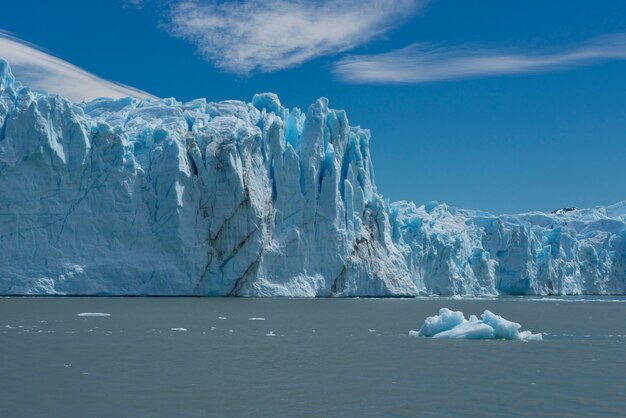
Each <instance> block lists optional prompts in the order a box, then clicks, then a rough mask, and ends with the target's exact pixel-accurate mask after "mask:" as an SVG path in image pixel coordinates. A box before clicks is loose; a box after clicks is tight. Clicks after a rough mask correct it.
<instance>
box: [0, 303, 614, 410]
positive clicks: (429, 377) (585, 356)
mask: <svg viewBox="0 0 626 418" xmlns="http://www.w3.org/2000/svg"><path fill="white" fill-rule="evenodd" d="M625 302H626V299H623V298H608V299H607V298H604V299H602V298H587V299H575V298H568V299H565V300H564V301H558V300H556V301H555V300H552V301H545V300H541V299H528V298H526V299H524V298H519V299H506V300H501V299H498V300H451V299H442V298H440V299H406V300H405V299H202V298H1V299H0V408H1V409H0V411H1V412H0V414H1V415H2V416H6V417H21V416H46V417H111V416H128V417H144V416H145V417H152V416H164V417H174V416H177V417H178V416H188V417H196V416H197V417H201V416H202V417H204V416H207V417H220V416H235V417H242V416H243V417H245V416H254V417H256V416H271V417H282V416H294V417H319V416H359V417H364V416H365V417H366V416H372V417H379V416H419V417H439V416H441V417H448V416H463V417H485V416H489V417H496V416H528V417H540V416H563V417H571V416H581V417H582V416H584V417H589V416H626V396H625V395H626V363H625V361H626V355H625V354H626V303H625ZM441 307H449V308H451V309H455V310H461V311H463V312H465V314H466V316H467V315H469V314H480V313H482V311H483V310H484V309H490V310H492V311H493V312H495V313H497V314H499V315H502V316H504V317H505V318H507V319H509V320H512V321H515V322H519V323H521V324H522V327H523V329H528V330H531V331H533V332H543V333H545V334H544V340H543V341H538V342H527V343H525V342H520V341H459V340H456V341H450V340H448V341H445V340H433V339H427V338H416V337H409V336H408V335H407V334H408V332H409V330H411V329H418V328H419V327H420V325H421V324H422V322H423V320H424V318H425V317H427V316H429V315H433V314H436V313H437V312H438V310H439V308H441ZM81 312H104V313H110V316H108V317H80V316H77V314H79V313H81ZM220 317H222V318H226V319H219V318H220ZM249 318H265V320H249ZM172 328H185V329H187V331H182V330H176V331H173V330H172Z"/></svg>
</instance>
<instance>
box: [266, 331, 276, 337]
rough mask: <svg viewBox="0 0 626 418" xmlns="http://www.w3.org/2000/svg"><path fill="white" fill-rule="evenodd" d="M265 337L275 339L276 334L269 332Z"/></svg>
mask: <svg viewBox="0 0 626 418" xmlns="http://www.w3.org/2000/svg"><path fill="white" fill-rule="evenodd" d="M265 336H266V337H275V336H276V333H275V332H274V331H270V332H268V333H267V334H265Z"/></svg>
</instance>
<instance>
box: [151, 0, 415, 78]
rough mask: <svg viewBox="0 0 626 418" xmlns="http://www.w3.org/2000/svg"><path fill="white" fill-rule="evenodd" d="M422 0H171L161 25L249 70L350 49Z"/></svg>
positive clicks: (207, 54) (203, 52)
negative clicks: (223, 0) (269, 0)
mask: <svg viewBox="0 0 626 418" xmlns="http://www.w3.org/2000/svg"><path fill="white" fill-rule="evenodd" d="M423 4H425V1H424V0H334V1H330V0H324V1H317V2H316V1H310V0H273V1H271V2H267V1H264V0H248V1H231V2H219V3H218V2H215V1H211V2H200V1H197V0H184V1H179V2H175V3H173V4H172V5H171V8H170V11H169V14H168V17H167V21H166V22H164V23H163V24H162V27H163V28H164V29H165V30H167V31H168V32H169V33H170V34H172V35H173V36H175V37H178V38H181V39H184V40H186V41H188V42H191V43H192V44H194V45H195V46H196V48H197V50H198V53H199V54H200V56H201V57H202V58H204V59H205V60H207V61H209V62H211V63H212V64H213V65H214V66H215V67H217V68H219V69H221V70H223V71H226V72H230V73H235V74H240V75H249V74H251V73H253V72H272V71H277V70H281V69H286V68H291V67H295V66H297V65H300V64H302V63H304V62H306V61H309V60H311V59H314V58H317V57H320V56H324V55H332V54H336V53H339V52H343V51H347V50H350V49H352V48H354V47H357V46H359V45H362V44H364V43H366V42H367V41H369V40H371V39H373V38H375V37H377V36H380V35H381V34H383V33H385V32H386V31H388V30H389V29H390V28H392V27H393V26H396V25H397V24H399V23H401V22H402V21H404V20H405V19H406V18H407V17H409V16H411V15H413V14H414V13H415V12H416V11H417V10H418V9H419V8H420V6H421V5H423Z"/></svg>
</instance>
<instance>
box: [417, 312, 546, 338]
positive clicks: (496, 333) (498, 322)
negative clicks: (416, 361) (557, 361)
mask: <svg viewBox="0 0 626 418" xmlns="http://www.w3.org/2000/svg"><path fill="white" fill-rule="evenodd" d="M520 328H521V325H520V324H518V323H516V322H511V321H508V320H506V319H504V318H502V317H501V316H500V315H496V314H494V313H492V312H491V311H489V310H485V312H483V314H482V315H481V319H478V318H477V317H476V316H474V315H472V316H470V319H469V320H467V319H465V316H464V315H463V312H459V311H456V312H454V311H451V310H450V309H448V308H442V309H441V310H440V311H439V315H435V316H430V317H428V318H426V320H425V321H424V325H422V328H420V330H419V331H410V332H409V335H411V336H415V337H432V338H439V339H467V340H526V341H529V340H536V341H537V340H541V339H542V335H541V333H539V334H533V333H531V332H530V331H522V332H520V331H519V329H520Z"/></svg>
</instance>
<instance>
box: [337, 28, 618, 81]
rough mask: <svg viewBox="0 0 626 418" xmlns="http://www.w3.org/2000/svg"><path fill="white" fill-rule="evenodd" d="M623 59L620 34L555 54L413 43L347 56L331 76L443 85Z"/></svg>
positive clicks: (359, 79) (562, 49)
mask: <svg viewBox="0 0 626 418" xmlns="http://www.w3.org/2000/svg"><path fill="white" fill-rule="evenodd" d="M624 59H626V34H624V33H618V34H612V35H606V36H602V37H598V38H594V39H592V40H589V41H587V42H583V43H580V44H578V45H574V46H569V47H567V48H561V49H560V50H550V51H548V50H543V51H538V50H532V51H522V50H503V49H489V48H484V47H479V46H475V45H465V46H457V47H439V48H438V47H433V46H431V45H428V44H419V43H418V44H413V45H410V46H408V47H406V48H403V49H399V50H395V51H391V52H388V53H384V54H377V55H353V56H347V57H344V58H342V59H341V60H339V61H338V62H336V63H335V64H334V67H333V71H334V73H335V75H336V76H337V77H338V78H339V79H341V80H344V81H347V82H352V83H415V84H417V83H427V82H434V81H443V80H455V79H466V78H478V77H489V76H502V75H514V74H527V73H541V72H549V71H556V70H563V69H567V68H571V67H579V66H585V65H591V64H594V63H597V62H600V61H608V60H624Z"/></svg>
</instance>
